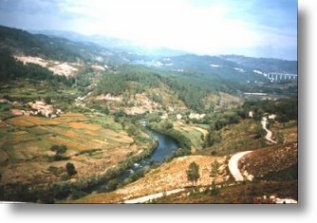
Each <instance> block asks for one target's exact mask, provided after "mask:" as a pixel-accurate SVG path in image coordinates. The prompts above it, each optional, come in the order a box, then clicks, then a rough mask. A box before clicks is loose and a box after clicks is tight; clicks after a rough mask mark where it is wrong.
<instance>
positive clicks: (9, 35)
mask: <svg viewBox="0 0 317 223" xmlns="http://www.w3.org/2000/svg"><path fill="white" fill-rule="evenodd" d="M0 50H1V51H4V50H8V51H10V52H11V53H13V54H25V55H30V56H38V57H41V58H46V59H52V60H59V61H68V62H78V61H86V62H104V63H113V64H120V63H123V62H124V60H123V59H122V58H120V56H118V55H113V54H112V53H111V52H110V51H109V50H107V49H105V48H103V47H100V46H98V45H96V44H93V43H88V42H74V41H71V40H68V39H65V38H59V37H51V36H46V35H42V34H31V33H29V32H27V31H23V30H20V29H15V28H9V27H4V26H0Z"/></svg>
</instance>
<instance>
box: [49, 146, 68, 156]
mask: <svg viewBox="0 0 317 223" xmlns="http://www.w3.org/2000/svg"><path fill="white" fill-rule="evenodd" d="M51 150H52V151H54V152H56V154H62V153H65V152H66V150H67V147H66V146H65V145H60V146H59V145H53V146H52V147H51Z"/></svg>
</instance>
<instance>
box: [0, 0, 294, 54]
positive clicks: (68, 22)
mask: <svg viewBox="0 0 317 223" xmlns="http://www.w3.org/2000/svg"><path fill="white" fill-rule="evenodd" d="M0 24H2V25H7V26H13V27H18V28H23V29H27V30H64V31H73V32H78V33H81V34H85V35H96V34H97V35H105V36H112V37H118V38H122V39H127V40H131V41H133V42H135V43H138V44H140V45H143V46H144V47H148V48H156V47H166V48H171V49H179V50H184V51H188V52H194V53H198V54H241V55H248V56H256V57H275V58H285V59H296V57H297V56H296V55H297V45H296V44H297V1H293V0H282V1H272V0H270V1H267V0H254V1H246V0H243V1H242V0H238V1H237V0H235V1H234V0H210V1H208V0H198V1H194V0H193V1H190V0H133V1H131V0H60V1H56V0H54V1H48V0H42V1H41V0H20V1H17V0H0Z"/></svg>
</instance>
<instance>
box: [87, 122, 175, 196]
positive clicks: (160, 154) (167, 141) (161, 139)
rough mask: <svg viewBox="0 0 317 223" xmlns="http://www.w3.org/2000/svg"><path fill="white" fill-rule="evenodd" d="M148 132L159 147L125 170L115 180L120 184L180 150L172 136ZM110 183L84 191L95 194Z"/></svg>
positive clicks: (149, 130)
mask: <svg viewBox="0 0 317 223" xmlns="http://www.w3.org/2000/svg"><path fill="white" fill-rule="evenodd" d="M145 128H146V130H147V131H148V132H149V133H150V134H152V135H153V136H154V137H155V138H156V139H157V141H158V144H157V147H156V148H155V149H154V151H153V153H152V154H151V155H150V156H148V157H146V158H144V159H143V160H141V161H139V162H137V163H134V164H133V166H132V167H131V168H129V169H127V170H125V171H124V172H123V173H122V174H120V175H119V176H117V177H116V178H115V179H117V180H118V183H119V184H122V183H124V180H125V179H127V178H128V177H130V175H131V174H133V173H136V172H137V171H140V170H141V169H142V168H143V167H145V166H151V164H152V163H153V162H155V163H157V164H161V163H163V161H164V159H165V158H167V157H169V156H171V155H173V153H174V152H175V151H176V150H177V149H178V148H179V144H178V142H177V141H176V140H175V139H173V138H172V137H170V136H167V135H164V134H162V133H160V132H157V131H155V130H152V129H149V128H148V127H145ZM107 183H108V181H107V182H100V183H98V184H96V185H94V186H91V187H89V188H86V189H85V190H84V191H85V192H86V193H93V192H98V191H100V190H102V189H103V188H104V186H106V185H107Z"/></svg>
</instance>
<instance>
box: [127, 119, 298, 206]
mask: <svg viewBox="0 0 317 223" xmlns="http://www.w3.org/2000/svg"><path fill="white" fill-rule="evenodd" d="M267 121H268V120H267V117H263V118H262V120H261V125H262V128H263V129H264V130H265V131H266V136H265V139H266V140H267V141H269V142H271V143H273V144H276V143H277V142H276V141H275V140H273V139H272V135H273V134H272V131H270V130H269V129H268V128H267ZM251 152H253V151H244V152H238V153H236V154H234V155H233V156H232V157H231V158H230V160H229V163H228V168H229V171H230V173H231V175H232V176H233V178H234V179H235V181H236V182H241V181H244V180H245V179H246V177H244V176H243V175H242V174H241V172H240V169H239V160H240V159H241V158H242V157H244V156H245V155H247V154H249V153H251ZM251 180H252V179H251ZM182 191H185V189H184V188H180V189H175V190H170V191H165V192H159V193H155V194H150V195H146V196H142V197H138V198H134V199H130V200H125V201H123V203H126V204H135V203H145V202H148V201H151V200H154V199H157V198H160V197H163V196H168V195H172V194H176V193H179V192H182ZM283 201H284V200H283ZM284 202H285V201H284ZM286 202H287V203H293V202H290V201H288V200H287V201H286Z"/></svg>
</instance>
